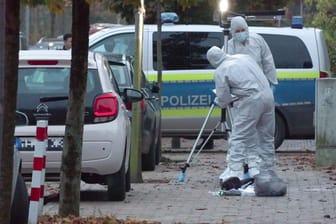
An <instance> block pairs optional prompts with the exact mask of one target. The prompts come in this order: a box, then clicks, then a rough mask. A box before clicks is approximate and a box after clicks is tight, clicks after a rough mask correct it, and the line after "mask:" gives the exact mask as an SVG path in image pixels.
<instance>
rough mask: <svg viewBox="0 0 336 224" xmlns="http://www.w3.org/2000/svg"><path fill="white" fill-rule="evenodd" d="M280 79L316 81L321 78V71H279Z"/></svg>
mask: <svg viewBox="0 0 336 224" xmlns="http://www.w3.org/2000/svg"><path fill="white" fill-rule="evenodd" d="M277 77H278V79H315V78H319V77H320V73H319V71H300V72H299V71H278V72H277Z"/></svg>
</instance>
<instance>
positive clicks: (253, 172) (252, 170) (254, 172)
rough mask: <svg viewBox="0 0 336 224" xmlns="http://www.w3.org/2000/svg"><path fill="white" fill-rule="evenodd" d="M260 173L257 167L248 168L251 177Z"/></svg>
mask: <svg viewBox="0 0 336 224" xmlns="http://www.w3.org/2000/svg"><path fill="white" fill-rule="evenodd" d="M259 173H260V171H259V170H258V169H257V168H255V167H252V168H249V170H248V174H249V176H250V177H255V176H256V175H258V174H259Z"/></svg>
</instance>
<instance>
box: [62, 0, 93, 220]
mask: <svg viewBox="0 0 336 224" xmlns="http://www.w3.org/2000/svg"><path fill="white" fill-rule="evenodd" d="M89 9H90V6H89V3H87V1H86V0H74V1H72V18H73V20H72V21H73V22H72V43H73V44H72V61H71V75H70V92H69V107H68V112H67V117H66V127H65V136H64V151H63V155H62V165H61V183H60V185H61V190H60V204H59V215H60V216H63V217H64V216H68V215H70V214H73V215H75V216H79V203H80V180H81V179H80V178H81V163H82V143H83V124H84V105H85V104H84V100H85V91H86V80H87V65H88V62H87V60H88V45H89V39H88V33H89Z"/></svg>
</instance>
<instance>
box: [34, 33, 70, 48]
mask: <svg viewBox="0 0 336 224" xmlns="http://www.w3.org/2000/svg"><path fill="white" fill-rule="evenodd" d="M63 46H64V41H63V36H59V37H56V38H47V37H42V38H41V39H40V40H39V41H37V42H36V44H34V45H32V46H31V47H30V48H29V49H30V50H62V49H63Z"/></svg>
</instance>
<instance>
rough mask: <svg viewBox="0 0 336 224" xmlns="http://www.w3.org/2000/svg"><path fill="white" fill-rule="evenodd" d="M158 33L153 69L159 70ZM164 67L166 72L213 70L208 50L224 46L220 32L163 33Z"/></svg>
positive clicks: (154, 42) (154, 48) (155, 39)
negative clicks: (207, 53) (157, 53)
mask: <svg viewBox="0 0 336 224" xmlns="http://www.w3.org/2000/svg"><path fill="white" fill-rule="evenodd" d="M157 36H158V34H157V32H154V33H153V68H154V69H155V70H157V56H156V42H157ZM161 37H162V63H163V64H162V65H163V69H164V70H180V69H188V70H189V69H211V68H212V67H211V66H210V64H209V62H208V60H207V59H206V52H207V50H208V49H209V48H210V47H212V46H214V45H216V46H218V47H222V46H223V42H224V36H223V33H220V32H210V33H208V32H163V33H162V34H161Z"/></svg>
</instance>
